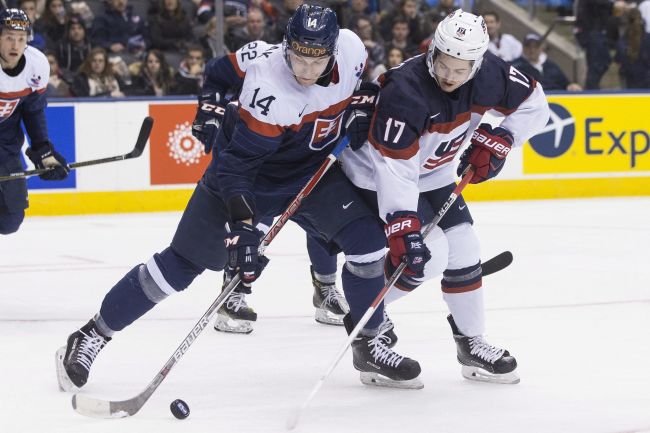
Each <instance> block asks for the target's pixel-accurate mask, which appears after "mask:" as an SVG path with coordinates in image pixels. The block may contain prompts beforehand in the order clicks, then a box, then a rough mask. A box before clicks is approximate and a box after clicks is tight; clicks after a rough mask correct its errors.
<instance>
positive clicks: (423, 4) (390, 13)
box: [4, 0, 650, 97]
mask: <svg viewBox="0 0 650 433" xmlns="http://www.w3.org/2000/svg"><path fill="white" fill-rule="evenodd" d="M214 1H215V0H4V2H5V3H7V7H18V8H20V9H23V10H25V11H26V13H27V14H28V16H29V17H30V19H31V20H32V22H33V23H34V38H33V40H32V41H31V42H30V44H31V45H33V46H34V47H36V48H38V49H40V50H42V51H43V52H44V53H45V54H46V55H47V57H48V60H49V63H50V66H51V77H50V86H49V88H48V93H49V95H50V96H55V97H67V96H75V97H85V96H112V97H120V96H129V95H139V96H144V95H149V96H164V95H196V94H198V93H199V92H200V88H201V85H202V79H203V71H204V68H205V64H206V62H207V61H208V60H209V59H211V58H213V57H215V54H216V53H217V47H216V38H215V35H216V31H217V24H216V18H215V16H214V14H215V10H214V8H215V4H214ZM546 2H547V3H546V4H547V7H553V8H555V9H556V10H557V11H558V13H560V14H572V13H573V10H574V9H575V10H576V11H577V17H576V18H577V21H576V28H575V34H576V43H578V44H579V45H580V46H581V47H582V48H583V49H584V50H585V53H586V60H587V77H586V82H585V86H584V87H585V88H587V89H598V88H599V87H600V81H601V79H602V77H603V75H604V74H605V72H606V71H607V70H608V69H609V67H610V64H611V62H612V61H614V62H616V63H617V64H619V65H620V75H621V86H622V87H624V88H642V89H647V88H650V0H644V1H642V2H640V3H639V4H638V5H637V3H635V2H625V1H621V0H617V1H611V0H577V4H576V5H575V8H574V5H573V2H572V0H546ZM303 3H304V0H224V15H225V29H224V32H225V45H226V47H225V48H226V50H227V51H228V52H233V51H236V50H237V49H238V48H239V47H241V46H243V45H245V44H247V43H249V42H251V41H255V40H264V41H266V42H269V43H278V42H281V41H282V38H283V36H284V29H285V27H286V23H287V20H288V18H289V17H290V16H291V14H292V13H293V11H295V10H296V9H297V8H298V6H300V5H301V4H303ZM309 3H311V4H321V5H324V6H328V7H331V8H333V9H334V10H335V11H336V12H337V15H338V18H339V21H340V25H341V27H345V28H349V29H351V30H353V31H354V32H355V33H356V34H357V35H359V37H360V38H361V39H362V40H363V42H364V44H365V46H366V49H367V51H368V68H367V70H366V75H365V77H364V79H366V80H372V79H375V78H377V77H378V76H379V75H380V74H381V73H383V72H385V71H386V70H388V69H390V68H391V67H393V66H396V65H398V64H399V63H401V62H402V61H404V60H406V59H408V58H410V57H412V56H414V55H417V54H420V53H423V52H425V51H426V47H427V45H428V43H429V41H430V40H431V38H432V36H433V33H434V31H435V29H436V26H437V24H438V23H439V22H440V21H441V20H442V19H443V18H444V17H446V16H447V15H448V14H450V13H451V12H452V11H453V10H455V9H457V8H458V7H459V5H460V4H459V2H458V1H457V0H316V1H310V2H309ZM475 4H478V3H475ZM513 7H518V6H515V4H513ZM475 12H476V11H475ZM480 12H483V13H482V15H483V17H484V19H485V21H486V25H487V30H488V33H489V36H490V40H491V42H490V47H489V50H490V51H491V52H493V53H494V54H496V55H497V56H499V57H501V58H502V59H504V60H505V61H507V62H510V63H512V64H513V65H515V66H516V67H517V68H519V69H521V70H522V71H524V72H526V73H528V74H530V75H532V76H533V77H534V78H536V79H537V80H538V81H540V82H541V83H542V84H543V85H544V88H545V89H546V90H572V91H577V90H581V89H582V87H581V86H580V85H579V84H577V83H575V82H572V81H571V80H570V79H569V78H567V76H566V75H565V74H564V73H563V71H562V70H561V69H560V67H559V66H558V65H557V64H556V63H554V62H553V61H552V60H551V59H550V58H549V56H548V55H547V54H546V52H545V49H544V48H545V41H544V40H542V37H541V36H540V35H538V34H534V33H531V34H529V35H527V36H526V37H525V38H524V39H523V40H521V41H520V40H518V39H517V38H515V37H514V36H512V35H510V34H508V33H506V32H504V31H503V28H502V27H506V26H503V23H502V21H501V18H500V17H499V14H497V13H496V12H493V11H480ZM612 54H613V56H612Z"/></svg>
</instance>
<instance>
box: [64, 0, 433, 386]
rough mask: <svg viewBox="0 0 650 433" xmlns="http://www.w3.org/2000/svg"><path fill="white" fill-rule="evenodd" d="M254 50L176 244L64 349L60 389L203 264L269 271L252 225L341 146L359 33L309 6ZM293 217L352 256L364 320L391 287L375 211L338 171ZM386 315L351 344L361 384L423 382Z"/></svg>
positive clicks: (142, 268) (107, 301)
mask: <svg viewBox="0 0 650 433" xmlns="http://www.w3.org/2000/svg"><path fill="white" fill-rule="evenodd" d="M258 54H259V57H258V58H257V59H256V60H254V61H253V62H252V63H251V64H250V65H249V66H248V68H247V69H246V74H245V78H244V82H243V85H242V90H241V92H240V96H239V101H238V105H234V104H229V105H228V106H227V107H226V110H225V111H226V113H225V116H224V119H223V125H222V127H221V128H220V129H219V133H218V136H217V139H216V142H215V154H214V155H213V158H212V162H211V163H210V165H209V166H208V167H207V169H206V171H205V173H204V175H203V177H202V179H201V181H200V182H199V184H198V185H197V187H196V188H195V190H194V193H193V195H192V197H191V199H190V201H189V203H188V205H187V207H186V209H185V211H184V213H183V216H182V217H181V221H180V223H179V225H178V228H177V230H176V234H175V236H174V238H173V239H172V242H171V245H170V246H169V247H168V248H166V249H165V250H163V251H162V252H160V253H156V254H154V255H153V257H152V258H151V259H150V260H149V261H148V262H147V263H146V264H138V265H136V266H135V267H134V268H133V269H132V270H130V271H129V272H128V273H127V274H126V275H125V276H124V277H123V278H122V279H121V280H120V281H118V282H117V284H116V285H115V286H113V288H112V289H111V290H110V291H109V292H108V293H107V294H106V296H105V298H104V300H103V302H102V304H101V307H100V309H99V312H98V313H97V314H96V315H95V316H94V317H93V318H92V319H91V320H90V321H89V322H88V323H87V324H86V325H84V326H83V327H82V328H81V329H79V330H78V331H75V332H73V333H72V334H71V335H70V336H69V337H68V341H67V344H66V345H65V346H63V347H62V348H60V349H59V350H58V351H57V377H58V379H59V384H60V387H61V389H64V390H70V389H74V388H75V387H81V386H83V385H84V384H85V383H86V382H87V380H88V374H89V372H90V368H91V366H92V363H93V362H94V360H95V359H96V357H97V354H98V353H99V351H100V350H102V348H103V347H104V346H105V345H106V344H107V343H108V342H109V341H110V340H111V338H113V336H114V335H115V333H116V332H118V331H121V330H122V329H124V328H125V327H126V326H128V325H130V324H131V323H133V322H134V321H135V320H137V319H138V318H139V317H141V316H142V315H144V314H145V313H146V312H147V311H149V310H151V309H152V308H153V307H155V306H156V304H158V303H159V302H161V301H162V300H164V299H165V298H167V297H168V296H169V295H172V294H174V293H176V292H178V291H182V290H184V289H185V288H187V287H188V286H189V285H190V284H191V282H192V281H193V280H194V278H196V277H197V276H198V275H199V274H201V273H202V272H203V271H204V270H205V269H211V270H217V271H218V270H222V269H224V268H225V272H226V273H228V274H230V275H234V274H235V273H237V274H239V276H240V278H242V279H243V281H244V282H246V283H249V284H250V283H253V282H254V281H255V280H256V279H257V278H258V277H259V276H260V274H261V273H262V271H263V269H264V267H265V266H266V264H267V262H268V259H267V258H266V257H264V256H260V255H259V254H258V246H259V241H260V237H261V232H260V230H258V229H257V228H255V224H257V223H258V222H259V221H260V220H261V219H263V218H268V217H275V216H278V215H280V214H281V213H282V212H283V211H284V210H285V209H286V207H287V206H288V205H289V203H290V202H291V201H292V199H293V198H294V197H295V196H296V194H297V193H298V192H299V191H300V190H301V189H302V188H303V186H304V185H305V184H306V182H307V180H308V179H310V178H311V177H312V176H313V174H314V173H315V172H316V170H317V169H318V168H319V167H320V166H321V165H322V162H323V161H324V160H325V158H326V157H327V155H329V153H330V152H331V150H332V149H333V148H334V146H335V145H336V143H337V141H338V140H339V139H340V136H341V132H342V118H343V115H344V113H345V110H346V109H347V107H348V105H349V103H350V100H351V97H352V95H353V92H354V90H355V88H356V86H357V83H358V81H359V77H360V76H361V74H362V73H363V69H364V65H365V62H366V57H367V55H366V51H365V48H364V46H363V43H362V42H361V40H360V39H359V38H358V37H357V36H356V35H355V34H354V33H352V32H351V31H349V30H345V29H343V30H340V32H339V28H338V24H337V22H336V14H335V13H334V12H332V11H331V10H330V9H327V8H326V9H323V8H321V7H319V6H309V5H303V6H301V7H300V8H298V9H297V10H296V12H295V13H294V15H293V16H292V18H291V19H290V21H289V23H288V24H287V31H286V38H285V40H284V42H283V44H282V45H281V46H280V45H278V46H274V47H272V49H269V50H268V51H265V52H263V53H258ZM292 220H293V221H295V222H296V223H298V224H299V225H300V226H301V227H302V228H303V229H305V230H306V231H308V232H309V233H310V234H311V235H313V236H317V237H319V239H322V240H323V241H324V242H327V243H328V244H330V245H332V246H333V247H336V248H338V249H340V250H341V251H342V252H343V253H344V254H345V258H346V263H345V266H344V267H343V272H342V275H341V279H342V282H343V291H344V293H345V297H346V299H347V301H348V303H349V305H350V314H351V318H352V321H358V320H359V319H360V318H361V317H362V316H363V314H364V313H365V312H366V311H367V309H368V308H369V307H370V305H371V303H372V301H373V300H374V299H375V298H376V296H377V295H378V293H379V292H380V291H381V289H382V288H383V284H384V276H383V266H384V264H383V262H384V260H383V259H384V247H385V243H386V238H385V236H384V233H383V230H382V225H381V223H380V221H379V218H377V214H376V212H375V211H374V210H372V209H370V208H369V207H367V206H366V205H365V204H364V202H363V199H362V198H361V197H360V196H359V195H358V194H357V189H356V188H355V187H354V186H353V185H352V183H350V181H349V180H348V179H347V178H346V177H345V175H344V174H343V172H342V171H341V169H340V167H339V166H338V165H336V164H335V165H333V166H332V167H331V168H330V170H329V171H328V172H327V173H326V175H325V176H324V177H323V179H322V180H321V183H319V185H318V186H317V187H316V188H314V190H313V191H312V192H311V193H310V194H309V196H308V197H306V198H305V199H304V200H303V202H302V204H301V206H300V207H299V208H298V209H297V211H296V213H295V214H294V216H293V217H292ZM425 252H426V248H424V247H423V248H422V254H424V253H425ZM425 259H426V257H423V258H422V260H421V261H420V265H421V266H420V267H422V268H423V267H424V263H425V262H426V260H425ZM416 268H417V266H416ZM289 278H290V276H289ZM278 294H279V296H281V295H282V293H281V292H279V293H278ZM382 314H383V305H380V306H379V308H378V309H377V311H376V313H375V314H374V315H373V317H371V319H370V320H369V321H368V323H367V325H366V326H365V327H364V329H363V330H362V332H361V334H360V335H358V336H357V338H356V339H355V341H354V342H353V344H352V352H353V365H354V367H355V368H356V369H357V370H359V371H360V372H361V380H362V382H364V383H367V384H374V385H387V386H396V387H403V388H420V387H422V384H421V382H420V381H419V378H418V376H419V374H420V365H419V364H418V362H417V361H414V360H412V359H409V358H407V357H404V356H401V355H399V354H398V353H396V352H395V351H393V350H392V349H391V348H390V347H388V345H387V342H386V339H385V337H384V335H383V334H380V333H379V326H380V323H381V321H382ZM265 361H267V360H265ZM269 361H271V360H269ZM271 362H272V361H271Z"/></svg>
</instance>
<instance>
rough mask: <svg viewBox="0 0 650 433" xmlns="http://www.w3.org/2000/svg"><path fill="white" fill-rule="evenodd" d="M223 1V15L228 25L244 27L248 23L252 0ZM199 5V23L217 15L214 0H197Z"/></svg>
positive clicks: (197, 16) (197, 13)
mask: <svg viewBox="0 0 650 433" xmlns="http://www.w3.org/2000/svg"><path fill="white" fill-rule="evenodd" d="M221 1H223V16H224V21H225V23H226V27H228V28H233V27H243V26H244V25H246V15H248V8H249V6H250V3H251V0H225V1H224V0H221ZM197 2H198V4H199V7H198V9H197V11H196V18H197V20H198V22H199V23H201V24H205V23H207V22H208V21H210V18H212V17H213V16H214V15H215V10H214V0H197Z"/></svg>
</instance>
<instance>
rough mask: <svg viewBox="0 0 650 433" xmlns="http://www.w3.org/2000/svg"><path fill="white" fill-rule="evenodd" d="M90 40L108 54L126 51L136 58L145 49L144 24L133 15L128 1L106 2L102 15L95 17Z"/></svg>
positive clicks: (140, 18)
mask: <svg viewBox="0 0 650 433" xmlns="http://www.w3.org/2000/svg"><path fill="white" fill-rule="evenodd" d="M91 39H92V42H93V45H95V46H101V47H104V48H105V49H106V50H107V51H108V52H109V53H112V54H121V53H125V52H127V50H128V51H130V52H132V53H133V54H134V55H136V56H137V55H138V54H140V53H141V52H142V51H143V50H144V49H145V48H146V39H145V22H144V20H143V19H142V17H140V16H139V15H134V14H133V9H132V7H131V6H129V5H128V0H108V3H107V5H106V11H105V12H104V14H103V15H99V16H97V17H95V21H94V22H93V28H92V36H91Z"/></svg>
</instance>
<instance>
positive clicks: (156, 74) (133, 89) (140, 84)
mask: <svg viewBox="0 0 650 433" xmlns="http://www.w3.org/2000/svg"><path fill="white" fill-rule="evenodd" d="M129 69H131V75H132V84H131V86H129V87H128V88H127V89H126V93H127V95H138V96H165V95H169V94H170V93H171V91H172V89H173V88H174V74H173V72H172V71H173V69H172V68H171V67H170V66H169V65H168V64H167V60H166V59H165V54H164V53H163V52H162V51H159V50H150V51H149V52H148V53H147V55H146V56H145V58H144V61H142V62H136V63H133V64H132V65H131V66H129Z"/></svg>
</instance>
